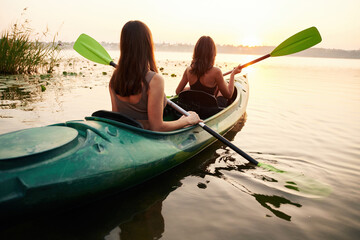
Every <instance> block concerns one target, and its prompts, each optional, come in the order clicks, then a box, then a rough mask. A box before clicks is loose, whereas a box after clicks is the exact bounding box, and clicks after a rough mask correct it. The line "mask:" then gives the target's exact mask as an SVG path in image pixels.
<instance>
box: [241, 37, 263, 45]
mask: <svg viewBox="0 0 360 240" xmlns="http://www.w3.org/2000/svg"><path fill="white" fill-rule="evenodd" d="M240 43H241V45H243V46H246V47H255V46H261V45H262V43H261V40H260V39H259V38H258V37H256V36H254V35H247V36H245V37H244V38H243V39H242V40H241V41H240Z"/></svg>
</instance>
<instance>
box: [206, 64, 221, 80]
mask: <svg viewBox="0 0 360 240" xmlns="http://www.w3.org/2000/svg"><path fill="white" fill-rule="evenodd" d="M209 73H210V74H211V76H212V77H214V78H221V76H222V71H221V69H220V68H218V67H213V68H211V69H210V72H209Z"/></svg>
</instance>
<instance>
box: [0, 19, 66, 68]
mask: <svg viewBox="0 0 360 240" xmlns="http://www.w3.org/2000/svg"><path fill="white" fill-rule="evenodd" d="M27 23H28V22H27V21H25V23H23V24H14V25H12V26H11V27H10V29H9V30H7V31H4V32H3V33H2V34H1V37H0V74H32V73H37V72H39V71H40V70H42V71H46V72H47V73H51V72H52V71H53V70H54V67H55V66H56V65H57V63H58V62H59V60H60V58H59V53H60V46H59V44H57V43H56V42H55V38H56V36H57V34H56V35H55V36H54V38H53V40H52V42H50V43H49V42H43V41H41V39H40V37H35V38H34V37H32V36H33V35H34V34H33V31H32V29H31V28H29V27H28V26H27ZM35 35H37V36H39V34H35ZM46 35H47V31H46V32H44V33H42V34H41V36H46Z"/></svg>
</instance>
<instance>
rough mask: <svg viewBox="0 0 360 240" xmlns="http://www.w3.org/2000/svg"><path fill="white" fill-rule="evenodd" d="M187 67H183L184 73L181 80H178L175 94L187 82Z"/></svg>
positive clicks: (177, 93) (182, 88)
mask: <svg viewBox="0 0 360 240" xmlns="http://www.w3.org/2000/svg"><path fill="white" fill-rule="evenodd" d="M188 69H189V67H188V68H186V69H185V71H184V74H183V76H182V79H181V81H180V82H179V85H178V86H177V88H176V95H179V93H180V92H181V91H182V90H184V88H185V86H186V84H187V83H188V82H189V79H188V77H187V71H188Z"/></svg>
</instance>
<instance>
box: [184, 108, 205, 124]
mask: <svg viewBox="0 0 360 240" xmlns="http://www.w3.org/2000/svg"><path fill="white" fill-rule="evenodd" d="M181 118H183V119H184V120H186V121H187V125H186V126H185V127H189V126H192V125H195V124H197V123H199V122H202V120H201V119H200V117H199V115H198V114H197V113H196V112H193V111H189V116H182V117H181Z"/></svg>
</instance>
